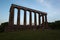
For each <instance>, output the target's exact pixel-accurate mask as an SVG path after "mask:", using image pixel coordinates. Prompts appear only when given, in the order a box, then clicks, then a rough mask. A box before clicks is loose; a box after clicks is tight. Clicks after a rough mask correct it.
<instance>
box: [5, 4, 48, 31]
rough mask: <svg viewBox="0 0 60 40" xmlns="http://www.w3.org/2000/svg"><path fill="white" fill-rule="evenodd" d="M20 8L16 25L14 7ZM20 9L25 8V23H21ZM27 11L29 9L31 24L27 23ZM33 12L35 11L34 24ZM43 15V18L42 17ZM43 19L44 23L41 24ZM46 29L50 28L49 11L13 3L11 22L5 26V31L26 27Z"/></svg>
mask: <svg viewBox="0 0 60 40" xmlns="http://www.w3.org/2000/svg"><path fill="white" fill-rule="evenodd" d="M15 8H16V9H18V13H17V25H14V9H15ZM20 10H24V25H20ZM26 11H29V25H26V14H27V13H26ZM32 12H33V13H34V25H32ZM36 13H37V14H38V25H37V17H36ZM41 17H42V18H41ZM41 19H42V24H41ZM40 28H41V29H44V28H48V23H47V13H46V12H41V11H38V10H34V9H30V8H27V7H23V6H18V5H15V4H12V5H11V7H10V15H9V24H8V26H7V27H6V28H5V31H20V30H25V29H40Z"/></svg>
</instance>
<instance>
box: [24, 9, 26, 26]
mask: <svg viewBox="0 0 60 40" xmlns="http://www.w3.org/2000/svg"><path fill="white" fill-rule="evenodd" d="M24 26H26V10H24Z"/></svg>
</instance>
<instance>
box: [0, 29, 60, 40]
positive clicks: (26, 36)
mask: <svg viewBox="0 0 60 40" xmlns="http://www.w3.org/2000/svg"><path fill="white" fill-rule="evenodd" d="M0 40H60V30H44V31H21V32H3V33H0Z"/></svg>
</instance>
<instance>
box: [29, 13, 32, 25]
mask: <svg viewBox="0 0 60 40" xmlns="http://www.w3.org/2000/svg"><path fill="white" fill-rule="evenodd" d="M29 24H30V26H31V25H32V13H31V12H30V18H29Z"/></svg>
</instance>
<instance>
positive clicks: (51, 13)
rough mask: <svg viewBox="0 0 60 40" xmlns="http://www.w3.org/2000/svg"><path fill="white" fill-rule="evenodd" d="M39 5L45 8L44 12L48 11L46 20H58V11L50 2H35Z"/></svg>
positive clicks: (38, 0) (39, 0)
mask: <svg viewBox="0 0 60 40" xmlns="http://www.w3.org/2000/svg"><path fill="white" fill-rule="evenodd" d="M36 1H37V2H38V3H39V4H41V5H42V6H43V7H45V8H46V10H48V11H47V12H48V20H50V21H53V20H56V19H59V17H60V16H59V13H60V11H59V10H60V9H57V8H55V7H54V6H55V5H54V4H53V3H52V4H51V2H50V1H47V0H36Z"/></svg>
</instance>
